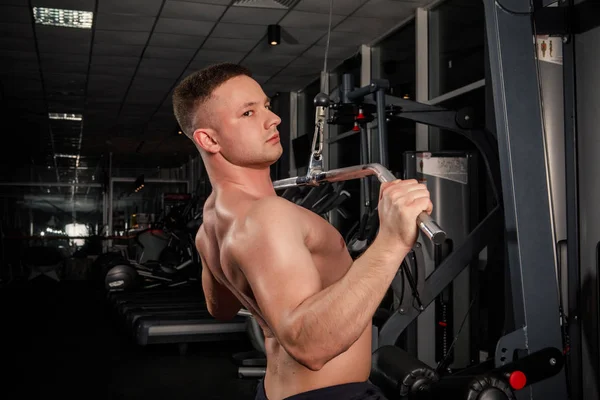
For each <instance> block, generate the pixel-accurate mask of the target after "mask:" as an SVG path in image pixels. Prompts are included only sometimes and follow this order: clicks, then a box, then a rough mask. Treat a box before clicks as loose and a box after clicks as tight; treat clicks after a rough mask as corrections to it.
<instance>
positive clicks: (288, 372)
mask: <svg viewBox="0 0 600 400" xmlns="http://www.w3.org/2000/svg"><path fill="white" fill-rule="evenodd" d="M371 330H372V328H371V325H370V324H369V326H368V327H367V329H366V330H365V332H363V334H362V335H361V337H360V338H359V339H358V340H357V341H356V342H355V343H354V344H353V345H352V346H351V347H350V348H349V349H348V350H347V351H346V352H344V353H342V354H340V355H338V356H337V357H335V358H333V359H332V360H331V361H329V362H328V363H327V364H325V366H324V367H323V368H321V369H320V370H319V371H311V370H310V369H308V368H306V367H305V366H303V365H301V364H300V363H298V362H297V361H296V360H294V359H293V358H292V357H291V356H290V355H289V354H288V353H287V352H286V351H285V349H284V348H283V347H282V346H281V345H279V343H278V342H277V340H276V339H275V338H267V339H266V340H265V348H266V350H267V374H266V376H265V389H266V392H267V396H268V398H269V399H272V400H276V399H283V398H285V397H289V396H292V395H294V394H298V393H302V392H306V391H309V390H314V389H319V388H323V387H328V386H334V385H340V384H344V383H350V382H364V381H366V380H368V379H369V373H370V371H371Z"/></svg>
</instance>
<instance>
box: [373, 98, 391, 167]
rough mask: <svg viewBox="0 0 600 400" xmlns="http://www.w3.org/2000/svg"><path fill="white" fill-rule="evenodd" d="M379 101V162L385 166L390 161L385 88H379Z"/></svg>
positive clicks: (387, 165) (377, 99)
mask: <svg viewBox="0 0 600 400" xmlns="http://www.w3.org/2000/svg"><path fill="white" fill-rule="evenodd" d="M375 96H376V97H375V99H376V101H377V135H378V137H379V164H381V165H383V166H384V167H385V168H388V167H389V163H388V156H387V151H388V140H387V122H386V118H385V89H383V88H379V89H378V90H377V93H376V95H375Z"/></svg>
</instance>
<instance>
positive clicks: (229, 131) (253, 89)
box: [210, 75, 283, 168]
mask: <svg viewBox="0 0 600 400" xmlns="http://www.w3.org/2000/svg"><path fill="white" fill-rule="evenodd" d="M210 102H211V105H210V110H212V112H213V115H212V117H211V119H212V120H213V121H214V124H215V131H216V139H217V141H218V143H219V147H220V153H221V155H222V156H223V157H224V158H225V159H226V160H227V161H229V162H230V163H232V164H234V165H238V166H242V167H249V168H266V167H268V166H270V165H271V164H273V163H275V162H276V161H277V160H278V159H279V157H280V156H281V153H282V152H283V149H282V147H281V143H280V140H279V132H278V131H277V126H278V125H279V124H280V123H281V119H280V118H279V117H278V116H277V115H275V114H274V113H273V112H272V111H271V109H270V103H269V99H268V98H267V96H266V95H265V93H264V92H263V90H262V88H261V87H260V85H259V84H258V83H257V82H256V81H255V80H254V79H252V78H250V77H248V76H245V75H243V76H237V77H235V78H232V79H230V80H228V81H227V82H225V83H224V84H222V85H221V86H219V87H218V88H217V89H216V90H215V91H214V92H213V95H212V98H211V99H210Z"/></svg>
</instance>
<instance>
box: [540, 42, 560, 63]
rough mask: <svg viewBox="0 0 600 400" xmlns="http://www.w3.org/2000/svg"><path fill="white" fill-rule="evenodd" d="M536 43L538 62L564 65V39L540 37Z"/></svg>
mask: <svg viewBox="0 0 600 400" xmlns="http://www.w3.org/2000/svg"><path fill="white" fill-rule="evenodd" d="M535 42H536V52H537V58H538V60H540V61H545V62H549V63H554V64H561V65H562V63H563V52H562V38H560V37H554V36H549V35H538V36H536V41H535Z"/></svg>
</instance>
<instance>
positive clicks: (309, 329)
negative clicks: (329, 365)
mask: <svg viewBox="0 0 600 400" xmlns="http://www.w3.org/2000/svg"><path fill="white" fill-rule="evenodd" d="M378 239H379V238H378ZM378 239H376V240H375V241H374V242H373V244H372V245H371V246H370V247H369V249H367V251H365V253H363V255H362V256H361V257H360V258H358V259H357V260H355V261H354V263H353V265H352V267H351V268H350V270H349V271H348V272H347V273H346V275H345V276H344V277H343V278H342V279H340V280H339V281H338V282H336V283H335V284H333V285H331V286H329V287H328V288H326V289H324V290H323V291H321V292H319V293H317V294H315V295H314V296H311V297H310V298H308V299H307V300H306V301H304V302H303V303H302V304H301V305H300V306H299V307H298V308H297V309H296V310H295V311H294V314H295V315H294V321H295V322H296V324H297V325H295V326H296V331H295V335H294V342H295V344H294V346H297V347H296V350H297V351H298V352H300V353H302V352H306V353H307V354H308V355H307V358H308V359H310V360H312V361H311V363H313V365H316V367H315V369H318V368H320V366H322V365H323V364H325V363H326V362H328V361H329V360H331V359H332V358H334V357H336V356H337V355H339V354H341V353H342V352H344V351H346V350H347V349H348V348H349V347H350V346H351V345H352V344H353V343H354V342H355V341H356V340H358V338H359V337H360V336H361V335H362V333H363V332H364V331H365V329H366V327H367V325H368V324H369V323H371V320H372V318H373V314H374V313H375V311H376V310H377V307H378V306H379V305H380V303H381V301H382V299H383V297H384V296H385V293H386V291H387V289H388V288H389V286H390V284H391V282H392V280H393V279H394V276H395V275H396V272H397V270H398V268H399V266H400V264H401V263H402V260H403V259H404V257H405V256H406V254H407V253H408V251H410V249H405V248H396V249H392V248H391V247H390V246H388V245H387V243H386V241H385V240H382V239H380V240H378Z"/></svg>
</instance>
